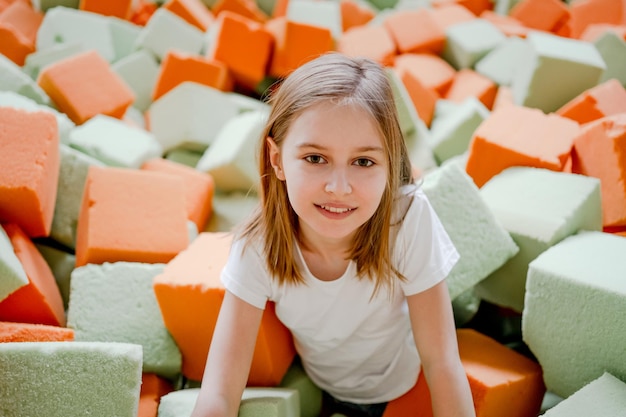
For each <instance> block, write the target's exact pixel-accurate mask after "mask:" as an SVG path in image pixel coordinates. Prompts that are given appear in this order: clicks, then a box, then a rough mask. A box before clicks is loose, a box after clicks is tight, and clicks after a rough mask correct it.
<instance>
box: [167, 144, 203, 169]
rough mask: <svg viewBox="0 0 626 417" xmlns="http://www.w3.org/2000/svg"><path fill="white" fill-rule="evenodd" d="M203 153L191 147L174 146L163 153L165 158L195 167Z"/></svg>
mask: <svg viewBox="0 0 626 417" xmlns="http://www.w3.org/2000/svg"><path fill="white" fill-rule="evenodd" d="M203 153H204V152H197V151H194V150H191V149H185V148H176V149H172V150H171V151H169V152H168V153H167V154H165V159H167V160H170V161H174V162H178V163H179V164H183V165H186V166H188V167H191V168H195V167H196V165H197V164H198V161H199V160H200V158H202V155H203Z"/></svg>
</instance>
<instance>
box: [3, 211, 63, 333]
mask: <svg viewBox="0 0 626 417" xmlns="http://www.w3.org/2000/svg"><path fill="white" fill-rule="evenodd" d="M2 227H3V228H4V231H5V232H6V234H7V236H8V237H9V239H10V240H11V244H12V245H13V250H14V251H15V255H16V256H17V259H19V261H20V262H21V264H22V267H23V268H24V271H25V272H26V276H27V277H28V284H26V285H24V286H22V287H20V288H18V289H17V290H15V291H14V292H13V293H11V294H10V295H9V296H8V297H7V298H5V299H4V300H2V302H0V321H13V322H20V323H33V324H46V325H50V326H65V310H64V309H63V299H62V297H61V292H60V290H59V287H58V286H57V283H56V280H55V279H54V275H52V271H51V270H50V267H49V266H48V264H47V263H46V260H45V259H44V258H43V256H42V255H41V254H40V253H39V251H38V250H37V247H36V246H35V244H34V243H33V242H32V241H31V240H30V238H29V237H28V236H26V234H25V233H24V232H23V231H22V229H20V227H19V226H18V225H16V224H14V223H4V224H2Z"/></svg>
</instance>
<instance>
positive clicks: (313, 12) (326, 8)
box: [285, 0, 343, 40]
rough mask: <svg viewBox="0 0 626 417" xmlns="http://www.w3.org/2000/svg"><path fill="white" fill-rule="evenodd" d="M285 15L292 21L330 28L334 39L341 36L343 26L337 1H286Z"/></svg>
mask: <svg viewBox="0 0 626 417" xmlns="http://www.w3.org/2000/svg"><path fill="white" fill-rule="evenodd" d="M285 16H286V17H287V19H288V20H291V21H293V22H299V23H305V24H308V25H313V26H320V27H323V28H326V29H328V30H330V33H331V34H332V36H333V39H334V40H337V39H339V38H340V37H341V33H342V27H343V26H342V20H341V6H340V4H339V2H318V1H316V0H298V1H290V2H288V3H287V10H286V13H285Z"/></svg>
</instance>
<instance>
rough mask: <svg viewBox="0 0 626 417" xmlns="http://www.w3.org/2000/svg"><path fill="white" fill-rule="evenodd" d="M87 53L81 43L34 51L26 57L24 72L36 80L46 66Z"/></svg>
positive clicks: (63, 44)
mask: <svg viewBox="0 0 626 417" xmlns="http://www.w3.org/2000/svg"><path fill="white" fill-rule="evenodd" d="M85 51H86V49H85V47H84V46H83V45H82V44H81V43H79V42H64V43H60V44H57V45H54V46H51V47H49V48H47V49H43V50H39V51H34V52H32V53H30V54H28V55H27V56H26V59H25V60H24V65H23V66H22V71H24V72H25V73H26V74H28V75H29V76H30V77H31V78H32V79H33V80H36V79H37V77H38V76H39V71H40V70H41V68H43V67H44V66H46V65H48V64H50V63H53V62H56V61H59V60H61V59H64V58H67V57H69V56H72V55H76V54H79V53H81V52H85Z"/></svg>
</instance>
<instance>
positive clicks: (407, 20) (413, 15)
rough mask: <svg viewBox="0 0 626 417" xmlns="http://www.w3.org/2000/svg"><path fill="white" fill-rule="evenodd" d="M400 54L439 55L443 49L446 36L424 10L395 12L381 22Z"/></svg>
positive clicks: (430, 13)
mask: <svg viewBox="0 0 626 417" xmlns="http://www.w3.org/2000/svg"><path fill="white" fill-rule="evenodd" d="M383 24H384V26H385V28H386V29H387V30H388V31H389V33H390V34H391V37H392V38H393V40H394V41H395V43H396V46H397V49H398V51H399V52H400V53H406V52H414V53H432V54H435V55H438V54H440V53H441V52H442V51H443V49H444V44H445V42H446V34H445V32H444V30H443V28H442V27H441V26H439V24H438V23H437V21H436V20H435V19H434V17H433V15H432V12H431V11H430V10H429V9H426V8H420V9H414V10H397V11H395V12H393V13H391V14H390V15H389V16H388V17H387V18H386V19H385V20H384V22H383Z"/></svg>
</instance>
